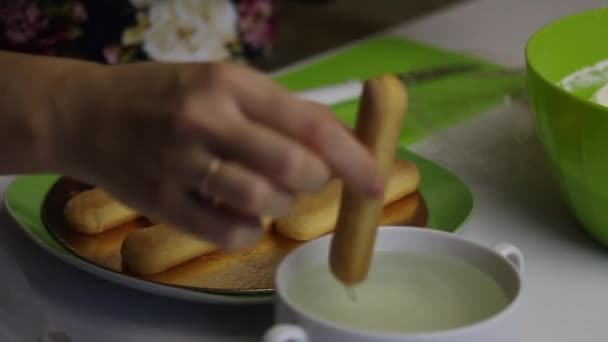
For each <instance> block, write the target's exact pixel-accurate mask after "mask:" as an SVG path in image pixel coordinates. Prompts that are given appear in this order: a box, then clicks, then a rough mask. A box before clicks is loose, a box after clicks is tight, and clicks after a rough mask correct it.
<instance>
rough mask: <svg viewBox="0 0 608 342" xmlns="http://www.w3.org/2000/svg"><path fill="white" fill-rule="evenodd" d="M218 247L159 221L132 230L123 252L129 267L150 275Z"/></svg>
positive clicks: (132, 270)
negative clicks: (146, 226)
mask: <svg viewBox="0 0 608 342" xmlns="http://www.w3.org/2000/svg"><path fill="white" fill-rule="evenodd" d="M214 250H216V247H215V246H214V245H213V244H211V243H209V242H207V241H204V240H202V239H200V238H198V237H196V236H194V235H192V234H191V233H189V232H187V231H185V230H182V229H179V228H177V227H175V226H171V225H167V224H157V225H154V226H152V227H148V228H144V229H140V230H137V231H134V232H131V233H129V235H127V238H126V239H125V241H124V242H123V243H122V247H121V250H120V253H121V255H122V259H123V261H124V263H125V265H126V266H127V268H128V269H129V270H130V271H131V272H133V273H136V274H141V275H149V274H155V273H159V272H162V271H165V270H167V269H169V268H171V267H173V266H176V265H179V264H181V263H183V262H185V261H188V260H190V259H193V258H196V257H198V256H201V255H203V254H206V253H209V252H212V251H214Z"/></svg>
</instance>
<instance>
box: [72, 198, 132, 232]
mask: <svg viewBox="0 0 608 342" xmlns="http://www.w3.org/2000/svg"><path fill="white" fill-rule="evenodd" d="M64 215H65V219H66V221H67V223H68V225H69V226H70V227H71V228H72V229H74V230H76V231H78V232H80V233H83V234H99V233H102V232H104V231H107V230H109V229H112V228H114V227H117V226H119V225H121V224H124V223H127V222H129V221H132V220H134V219H136V218H137V217H138V216H140V215H139V214H138V213H137V212H136V211H134V210H133V209H131V208H129V207H127V206H125V205H124V204H122V203H121V202H120V201H118V200H116V199H115V198H114V197H112V195H110V194H109V193H108V192H106V191H104V190H102V189H101V188H93V189H90V190H85V191H82V192H80V193H78V194H76V195H74V196H73V197H72V198H71V199H70V200H69V201H68V202H67V203H66V206H65V209H64Z"/></svg>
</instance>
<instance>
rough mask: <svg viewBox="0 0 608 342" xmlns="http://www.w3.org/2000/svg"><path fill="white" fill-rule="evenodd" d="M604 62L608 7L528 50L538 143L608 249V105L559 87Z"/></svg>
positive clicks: (558, 24)
mask: <svg viewBox="0 0 608 342" xmlns="http://www.w3.org/2000/svg"><path fill="white" fill-rule="evenodd" d="M602 60H608V7H607V8H600V9H594V10H591V11H586V12H581V13H577V14H573V15H570V16H567V17H564V18H561V19H558V20H556V21H554V22H551V23H549V24H548V25H546V26H544V27H543V28H541V29H540V30H538V31H537V32H536V33H535V34H534V35H533V36H532V37H531V38H530V40H529V42H528V45H527V47H526V61H527V69H528V70H527V71H528V73H527V75H528V76H527V84H528V93H529V97H530V102H531V106H532V111H533V114H534V121H535V126H536V132H537V134H538V137H539V140H540V141H541V144H542V146H543V149H544V151H545V154H546V156H547V158H548V160H549V163H550V165H551V168H552V170H553V172H554V174H555V178H556V179H557V183H558V184H559V187H560V190H561V192H562V194H563V197H564V198H565V199H566V201H567V202H568V205H569V206H570V208H571V209H572V210H573V211H574V213H575V215H576V216H577V217H578V218H579V220H580V221H581V222H582V225H583V227H584V228H585V230H586V231H587V232H588V233H589V234H590V235H591V236H592V237H594V238H595V239H596V240H598V241H599V242H600V243H602V244H603V245H606V246H608V107H604V106H601V105H598V104H596V103H594V102H592V101H591V100H590V95H591V94H592V90H593V89H583V90H581V91H580V92H576V94H575V93H573V92H569V91H566V90H565V89H564V88H563V87H562V86H561V85H560V81H561V80H562V79H563V78H564V77H566V76H568V75H570V74H572V73H573V72H575V71H578V70H580V69H582V68H584V67H587V66H591V65H595V64H596V63H598V62H600V61H602ZM607 83H608V82H607ZM595 88H597V87H595Z"/></svg>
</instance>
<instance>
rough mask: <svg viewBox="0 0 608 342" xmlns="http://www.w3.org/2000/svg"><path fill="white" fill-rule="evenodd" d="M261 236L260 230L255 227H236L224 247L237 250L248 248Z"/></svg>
mask: <svg viewBox="0 0 608 342" xmlns="http://www.w3.org/2000/svg"><path fill="white" fill-rule="evenodd" d="M260 236H261V230H260V229H257V228H245V227H243V228H237V229H236V230H235V231H234V232H232V234H230V237H229V238H228V243H227V244H226V249H227V250H230V251H237V250H242V249H246V248H249V247H251V246H253V245H254V244H255V243H256V242H257V241H258V239H259V238H260Z"/></svg>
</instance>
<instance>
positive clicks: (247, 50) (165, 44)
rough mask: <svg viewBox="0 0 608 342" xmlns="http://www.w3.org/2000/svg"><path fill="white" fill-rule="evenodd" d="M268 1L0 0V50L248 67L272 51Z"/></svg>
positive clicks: (271, 17) (121, 60)
mask: <svg viewBox="0 0 608 342" xmlns="http://www.w3.org/2000/svg"><path fill="white" fill-rule="evenodd" d="M275 21H276V16H275V6H274V3H273V0H0V49H2V50H10V51H18V52H25V53H33V54H44V55H58V56H69V57H75V58H81V59H88V60H94V61H98V62H102V63H107V64H116V63H128V62H132V61H137V60H156V61H164V62H201V61H219V60H241V61H247V60H249V61H251V60H254V59H256V58H259V57H262V56H264V55H265V54H267V53H268V52H269V51H270V48H271V43H272V40H273V36H274V31H275Z"/></svg>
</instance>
